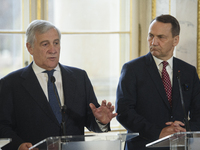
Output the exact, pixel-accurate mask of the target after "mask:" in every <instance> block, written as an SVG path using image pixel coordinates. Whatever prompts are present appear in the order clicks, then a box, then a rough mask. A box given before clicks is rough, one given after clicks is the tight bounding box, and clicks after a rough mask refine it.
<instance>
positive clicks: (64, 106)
mask: <svg viewBox="0 0 200 150" xmlns="http://www.w3.org/2000/svg"><path fill="white" fill-rule="evenodd" d="M55 81H56V79H55V77H54V76H51V83H53V90H54V93H55V95H56V99H57V101H58V105H59V107H60V110H61V114H62V122H61V129H62V135H63V136H65V135H66V126H65V125H66V122H65V114H66V111H67V106H66V105H63V106H61V103H60V99H59V97H58V93H57V92H56V85H55Z"/></svg>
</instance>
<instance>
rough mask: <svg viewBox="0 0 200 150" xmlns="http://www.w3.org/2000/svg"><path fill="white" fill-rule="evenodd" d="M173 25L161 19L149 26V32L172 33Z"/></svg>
mask: <svg viewBox="0 0 200 150" xmlns="http://www.w3.org/2000/svg"><path fill="white" fill-rule="evenodd" d="M171 29H172V25H171V23H163V22H159V21H155V20H154V21H153V22H152V23H151V24H150V26H149V33H152V34H153V33H156V34H161V35H162V34H169V33H171Z"/></svg>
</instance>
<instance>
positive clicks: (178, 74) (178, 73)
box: [177, 70, 181, 79]
mask: <svg viewBox="0 0 200 150" xmlns="http://www.w3.org/2000/svg"><path fill="white" fill-rule="evenodd" d="M180 72H181V71H180V70H178V72H177V79H180Z"/></svg>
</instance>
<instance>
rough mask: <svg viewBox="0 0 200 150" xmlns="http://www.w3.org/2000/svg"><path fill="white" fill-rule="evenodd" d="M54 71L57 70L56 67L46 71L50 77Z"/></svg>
mask: <svg viewBox="0 0 200 150" xmlns="http://www.w3.org/2000/svg"><path fill="white" fill-rule="evenodd" d="M54 71H55V70H54V69H53V70H50V71H49V70H45V71H44V73H47V74H48V77H51V76H53V73H54Z"/></svg>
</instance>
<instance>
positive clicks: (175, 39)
mask: <svg viewBox="0 0 200 150" xmlns="http://www.w3.org/2000/svg"><path fill="white" fill-rule="evenodd" d="M178 43H179V35H177V36H175V37H174V40H173V46H174V47H175V46H176V45H178Z"/></svg>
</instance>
